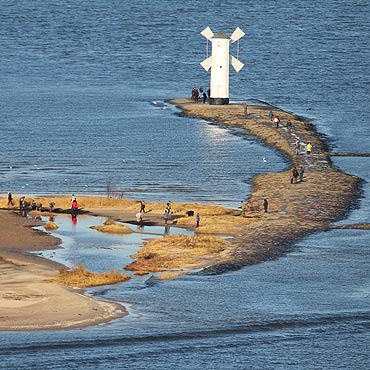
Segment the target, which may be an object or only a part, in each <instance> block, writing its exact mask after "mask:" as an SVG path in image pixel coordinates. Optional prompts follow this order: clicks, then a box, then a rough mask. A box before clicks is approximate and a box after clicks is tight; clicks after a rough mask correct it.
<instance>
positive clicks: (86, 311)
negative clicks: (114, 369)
mask: <svg viewBox="0 0 370 370" xmlns="http://www.w3.org/2000/svg"><path fill="white" fill-rule="evenodd" d="M38 224H39V222H37V221H35V220H34V219H26V218H24V217H21V216H19V215H17V214H16V213H15V212H14V211H4V210H3V211H0V233H1V239H0V275H1V285H0V330H55V329H67V328H76V327H83V326H89V325H95V324H99V323H102V322H107V321H110V320H112V319H115V318H118V317H122V316H123V315H125V314H126V311H125V309H124V307H122V306H121V305H119V304H116V303H113V302H105V301H101V300H95V299H92V298H89V297H86V296H84V295H83V292H82V290H76V289H71V288H68V287H65V286H62V285H60V284H54V283H48V282H47V280H48V279H51V278H53V277H55V276H57V275H58V274H59V269H60V268H61V267H62V266H61V265H59V264H58V263H55V262H52V261H48V260H46V259H44V258H40V257H37V256H34V255H31V254H29V253H27V251H32V250H43V249H52V248H57V247H58V245H59V243H60V240H58V239H56V238H54V237H52V236H50V235H49V234H45V233H42V232H38V231H36V230H33V229H32V228H31V227H32V226H37V225H38Z"/></svg>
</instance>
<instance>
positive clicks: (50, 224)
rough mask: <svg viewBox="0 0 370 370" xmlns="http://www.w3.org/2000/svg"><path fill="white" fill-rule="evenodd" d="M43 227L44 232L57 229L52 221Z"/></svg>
mask: <svg viewBox="0 0 370 370" xmlns="http://www.w3.org/2000/svg"><path fill="white" fill-rule="evenodd" d="M44 227H45V230H57V229H58V225H57V224H56V223H55V222H52V221H48V222H47V223H46V224H45V226H44Z"/></svg>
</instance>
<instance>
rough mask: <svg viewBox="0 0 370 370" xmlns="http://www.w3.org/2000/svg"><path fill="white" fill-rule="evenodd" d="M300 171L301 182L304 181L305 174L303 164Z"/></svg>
mask: <svg viewBox="0 0 370 370" xmlns="http://www.w3.org/2000/svg"><path fill="white" fill-rule="evenodd" d="M298 173H299V182H302V181H303V175H304V167H303V166H300V167H299V170H298Z"/></svg>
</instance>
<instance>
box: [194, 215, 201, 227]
mask: <svg viewBox="0 0 370 370" xmlns="http://www.w3.org/2000/svg"><path fill="white" fill-rule="evenodd" d="M195 222H196V224H197V226H196V227H199V223H200V214H199V213H197V215H196V216H195Z"/></svg>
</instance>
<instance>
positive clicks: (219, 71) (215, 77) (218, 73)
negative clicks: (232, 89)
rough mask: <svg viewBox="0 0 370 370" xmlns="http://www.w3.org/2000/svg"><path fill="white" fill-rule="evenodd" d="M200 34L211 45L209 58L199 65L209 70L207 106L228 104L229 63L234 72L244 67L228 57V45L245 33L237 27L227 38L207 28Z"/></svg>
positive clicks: (235, 59) (221, 33) (236, 60)
mask: <svg viewBox="0 0 370 370" xmlns="http://www.w3.org/2000/svg"><path fill="white" fill-rule="evenodd" d="M200 34H201V35H202V36H204V37H205V38H206V39H207V40H209V41H210V42H211V43H212V54H211V56H210V57H208V58H207V59H205V60H203V62H202V63H200V65H201V66H202V67H203V68H204V69H205V70H206V71H208V70H209V69H210V68H211V84H210V90H211V96H210V100H209V104H218V105H221V104H229V65H230V63H231V65H232V66H233V67H234V69H235V71H236V72H239V71H240V70H241V69H242V68H243V67H244V64H243V63H242V62H240V61H239V60H238V59H237V58H235V57H233V56H232V55H229V49H230V43H233V42H235V41H238V40H239V39H240V38H241V37H243V36H244V35H245V33H244V32H243V31H242V30H241V29H240V28H239V27H237V28H236V29H235V31H234V32H233V34H232V35H231V36H230V37H229V36H227V35H226V34H225V33H224V32H218V33H216V34H214V33H213V32H212V31H211V29H210V28H209V27H207V28H205V29H204V30H203V31H202V32H201V33H200ZM207 46H208V45H207ZM207 51H208V47H207Z"/></svg>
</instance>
